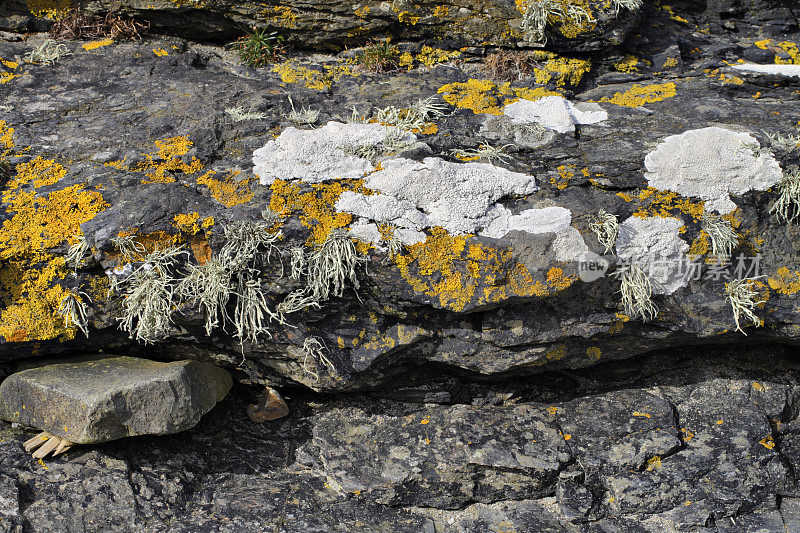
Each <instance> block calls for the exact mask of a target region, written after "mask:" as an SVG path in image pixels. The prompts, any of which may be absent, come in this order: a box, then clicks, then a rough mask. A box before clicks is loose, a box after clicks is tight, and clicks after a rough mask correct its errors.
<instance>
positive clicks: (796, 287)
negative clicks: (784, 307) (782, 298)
mask: <svg viewBox="0 0 800 533" xmlns="http://www.w3.org/2000/svg"><path fill="white" fill-rule="evenodd" d="M767 283H769V286H770V287H772V290H774V291H775V292H777V293H778V294H785V295H787V296H794V295H795V294H797V293H798V292H800V272H798V271H796V270H795V271H794V272H792V271H790V270H789V269H788V268H786V267H781V268H779V269H778V272H777V273H776V276H775V277H770V278H769V280H768V281H767Z"/></svg>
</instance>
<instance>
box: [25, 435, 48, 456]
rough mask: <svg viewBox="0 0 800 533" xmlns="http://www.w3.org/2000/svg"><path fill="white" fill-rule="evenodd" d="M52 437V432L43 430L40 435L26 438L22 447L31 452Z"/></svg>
mask: <svg viewBox="0 0 800 533" xmlns="http://www.w3.org/2000/svg"><path fill="white" fill-rule="evenodd" d="M50 437H52V435H51V434H50V433H48V432H46V431H42V432H41V433H39V434H38V435H36V436H35V437H33V438H32V439H28V440H26V441H25V442H24V443H23V444H22V447H23V448H25V451H26V452H28V453H30V452H32V451H33V450H35V449H36V448H38V447H39V446H41V445H42V444H44V443H45V442H47V441H48V440H49V439H50Z"/></svg>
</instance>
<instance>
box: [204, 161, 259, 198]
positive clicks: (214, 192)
mask: <svg viewBox="0 0 800 533" xmlns="http://www.w3.org/2000/svg"><path fill="white" fill-rule="evenodd" d="M240 173H241V171H240V170H234V171H231V172H228V173H227V174H226V175H225V176H224V177H223V178H222V179H216V178H214V175H215V174H216V173H215V172H214V171H213V170H210V171H208V172H206V173H205V174H203V175H202V176H200V177H199V178H197V184H198V185H205V186H206V187H208V190H209V192H211V196H212V197H213V198H214V200H216V201H218V202H219V203H221V204H222V205H224V206H225V207H235V206H237V205H241V204H246V203H247V202H249V201H250V200H252V199H253V191H252V190H251V189H250V180H249V179H246V180H242V181H236V179H235V178H236V176H238V175H239V174H240Z"/></svg>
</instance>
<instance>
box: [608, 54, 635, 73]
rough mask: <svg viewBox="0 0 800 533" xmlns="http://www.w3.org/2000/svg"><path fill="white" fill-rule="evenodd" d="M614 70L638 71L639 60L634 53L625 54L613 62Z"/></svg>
mask: <svg viewBox="0 0 800 533" xmlns="http://www.w3.org/2000/svg"><path fill="white" fill-rule="evenodd" d="M614 70H617V71H619V72H639V60H638V59H636V56H634V55H630V54H629V55H626V56H625V57H623V58H622V59H620V60H619V61H617V62H616V63H614Z"/></svg>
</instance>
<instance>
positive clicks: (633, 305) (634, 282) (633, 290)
mask: <svg viewBox="0 0 800 533" xmlns="http://www.w3.org/2000/svg"><path fill="white" fill-rule="evenodd" d="M620 292H621V293H622V307H623V310H624V312H625V314H626V315H628V316H629V317H632V318H633V317H636V316H638V317H641V319H642V320H643V321H644V322H647V321H649V320H652V319H654V318H655V317H656V316H657V315H658V308H657V307H656V306H655V304H654V303H653V300H652V296H653V287H652V285H651V284H650V278H648V277H647V273H646V272H645V271H644V270H642V268H641V267H639V266H636V265H630V266H627V267H625V269H624V270H623V272H622V277H621V286H620Z"/></svg>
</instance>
